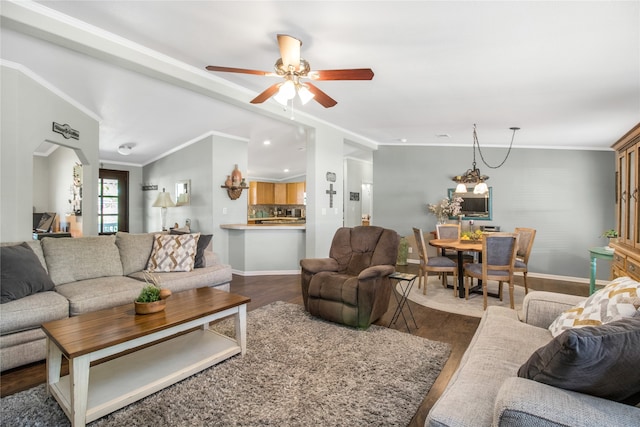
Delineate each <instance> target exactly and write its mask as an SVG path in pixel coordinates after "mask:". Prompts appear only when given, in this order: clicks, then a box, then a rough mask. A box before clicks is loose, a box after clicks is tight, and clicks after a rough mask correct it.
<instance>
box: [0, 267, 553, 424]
mask: <svg viewBox="0 0 640 427" xmlns="http://www.w3.org/2000/svg"><path fill="white" fill-rule="evenodd" d="M398 270H400V271H405V272H416V271H417V267H416V266H415V265H411V264H410V265H409V266H406V267H399V268H398ZM532 288H535V287H532ZM552 289H553V284H549V283H547V284H546V285H545V290H552ZM231 292H233V293H237V294H240V295H245V296H248V297H250V298H251V302H250V303H249V305H248V310H249V311H251V310H255V309H256V308H259V307H262V306H265V305H267V304H270V303H272V302H275V301H286V302H289V303H293V304H300V305H302V295H301V291H300V276H299V275H274V276H238V275H234V276H233V281H232V282H231ZM409 305H410V307H411V310H412V311H413V314H414V316H415V319H416V322H417V325H418V328H415V327H413V325H412V324H410V326H411V328H410V333H411V334H413V335H416V336H420V337H423V338H427V339H430V340H434V341H441V342H446V343H448V344H450V345H451V355H450V357H449V359H448V361H447V363H446V364H445V366H444V368H443V370H442V372H441V373H440V376H439V377H438V379H437V380H436V382H435V383H434V385H433V387H432V388H431V390H430V391H429V393H428V394H427V395H426V396H425V397H424V399H423V401H422V403H421V404H420V407H419V408H418V410H417V411H416V413H415V415H414V417H413V419H412V420H411V423H410V424H409V425H410V426H423V425H424V420H425V417H426V416H427V414H428V412H429V410H430V409H431V407H432V406H433V404H434V403H435V401H436V400H437V399H438V397H439V396H440V395H441V394H442V391H443V390H444V388H445V387H446V385H447V383H448V382H449V379H450V378H451V376H452V375H453V373H454V372H455V370H456V368H457V367H458V364H459V363H460V359H461V358H462V355H463V354H464V351H465V350H466V348H467V346H468V345H469V342H470V341H471V338H472V337H473V334H474V333H475V331H476V329H477V327H478V324H479V322H480V319H478V318H475V317H469V316H461V315H457V314H452V313H446V312H442V311H438V310H433V309H430V308H427V307H423V306H421V305H418V304H415V303H413V302H411V301H409ZM395 307H396V299H395V298H393V297H392V298H391V301H390V302H389V310H387V312H386V313H385V315H384V316H383V317H382V318H381V319H379V320H378V321H377V322H376V324H378V325H383V326H385V327H386V326H388V325H389V322H390V321H391V316H392V315H393V312H394V310H395ZM391 328H394V329H398V330H400V331H403V332H406V331H407V329H406V326H405V323H404V321H403V320H402V318H400V319H399V320H398V321H397V322H396V324H394V325H391ZM45 380H46V372H45V364H44V362H37V363H34V364H31V365H28V366H24V367H20V368H16V369H13V370H9V371H6V372H3V373H2V376H1V377H0V389H1V395H2V396H3V397H4V396H7V395H10V394H13V393H17V392H19V391H22V390H26V389H29V388H31V387H34V386H36V385H38V384H42V383H44V382H45Z"/></svg>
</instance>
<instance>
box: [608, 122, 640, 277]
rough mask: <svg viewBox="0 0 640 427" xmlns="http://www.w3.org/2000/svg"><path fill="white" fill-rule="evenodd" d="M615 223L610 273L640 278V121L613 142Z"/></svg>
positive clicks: (614, 275) (613, 275)
mask: <svg viewBox="0 0 640 427" xmlns="http://www.w3.org/2000/svg"><path fill="white" fill-rule="evenodd" d="M612 147H613V149H615V150H616V224H617V229H618V236H619V237H618V239H617V241H616V242H613V241H612V242H611V243H610V246H611V247H613V248H614V249H615V253H614V255H613V263H612V265H611V276H612V277H613V278H616V277H620V276H629V277H631V278H633V279H634V280H640V123H638V124H637V125H636V126H635V127H634V128H633V129H631V130H630V131H629V132H627V133H626V134H625V135H624V136H623V137H622V138H620V139H619V140H618V141H617V142H616V143H615V144H613V146H612Z"/></svg>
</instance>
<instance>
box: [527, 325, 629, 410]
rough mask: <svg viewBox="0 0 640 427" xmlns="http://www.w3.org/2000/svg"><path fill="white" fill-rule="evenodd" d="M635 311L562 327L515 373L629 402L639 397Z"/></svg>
mask: <svg viewBox="0 0 640 427" xmlns="http://www.w3.org/2000/svg"><path fill="white" fill-rule="evenodd" d="M638 349H640V317H633V318H626V319H622V320H618V321H616V322H611V323H608V324H606V325H600V326H593V327H585V328H573V329H568V330H566V331H564V332H563V333H562V334H560V335H559V336H558V337H556V338H554V339H553V340H552V341H551V342H550V343H549V344H547V345H545V346H544V347H541V348H539V349H538V350H536V351H535V353H533V355H532V356H531V357H530V358H529V360H528V361H527V362H526V363H525V364H524V365H522V367H520V369H519V370H518V376H520V377H523V378H528V379H532V380H535V381H538V382H541V383H545V384H549V385H552V386H555V387H560V388H563V389H566V390H573V391H578V392H581V393H586V394H591V395H593V396H598V397H603V398H606V399H611V400H616V401H619V402H625V403H630V404H633V405H635V404H636V403H638V402H640V369H638V367H639V366H640V351H638Z"/></svg>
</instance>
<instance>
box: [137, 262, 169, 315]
mask: <svg viewBox="0 0 640 427" xmlns="http://www.w3.org/2000/svg"><path fill="white" fill-rule="evenodd" d="M142 273H143V274H144V281H145V282H146V285H145V286H144V288H142V291H140V295H138V298H137V299H136V300H135V301H134V305H135V308H136V314H150V313H156V312H158V311H162V310H164V309H165V307H166V304H167V303H166V299H167V298H169V297H170V296H171V291H170V290H169V289H161V288H160V283H159V280H158V278H157V277H156V276H154V275H153V274H151V273H150V272H148V271H147V270H144V271H143V272H142Z"/></svg>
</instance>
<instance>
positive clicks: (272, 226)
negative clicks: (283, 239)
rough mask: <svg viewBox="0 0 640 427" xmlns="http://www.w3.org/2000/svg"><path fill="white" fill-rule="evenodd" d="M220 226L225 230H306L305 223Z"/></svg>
mask: <svg viewBox="0 0 640 427" xmlns="http://www.w3.org/2000/svg"><path fill="white" fill-rule="evenodd" d="M220 228H224V229H225V230H265V229H269V230H306V224H287V223H268V224H220Z"/></svg>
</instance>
